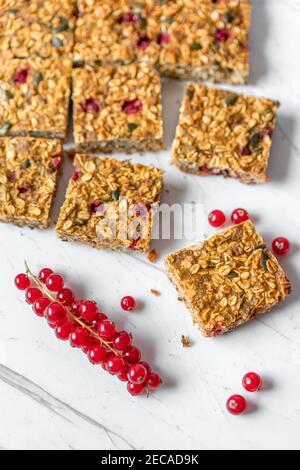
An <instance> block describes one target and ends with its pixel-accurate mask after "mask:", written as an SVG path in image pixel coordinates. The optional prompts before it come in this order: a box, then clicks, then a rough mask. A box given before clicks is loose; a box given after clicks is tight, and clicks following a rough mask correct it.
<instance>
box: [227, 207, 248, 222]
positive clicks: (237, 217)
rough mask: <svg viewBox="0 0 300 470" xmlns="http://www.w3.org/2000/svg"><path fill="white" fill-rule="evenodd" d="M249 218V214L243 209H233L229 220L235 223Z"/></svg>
mask: <svg viewBox="0 0 300 470" xmlns="http://www.w3.org/2000/svg"><path fill="white" fill-rule="evenodd" d="M249 219H250V215H249V213H248V212H247V211H246V210H245V209H235V210H234V211H233V212H232V214H231V222H232V223H233V224H235V225H237V224H241V223H242V222H246V220H249Z"/></svg>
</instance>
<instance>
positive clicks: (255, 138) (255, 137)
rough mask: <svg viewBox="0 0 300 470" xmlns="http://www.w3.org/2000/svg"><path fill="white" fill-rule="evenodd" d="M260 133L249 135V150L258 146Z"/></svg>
mask: <svg viewBox="0 0 300 470" xmlns="http://www.w3.org/2000/svg"><path fill="white" fill-rule="evenodd" d="M260 139H261V137H260V132H254V134H252V135H251V137H250V139H249V146H250V147H251V148H255V147H257V146H258V144H259V143H260Z"/></svg>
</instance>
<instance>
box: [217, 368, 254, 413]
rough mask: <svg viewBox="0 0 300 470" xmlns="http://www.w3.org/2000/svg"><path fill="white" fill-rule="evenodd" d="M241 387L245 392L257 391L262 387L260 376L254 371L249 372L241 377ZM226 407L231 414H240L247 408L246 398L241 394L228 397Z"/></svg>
mask: <svg viewBox="0 0 300 470" xmlns="http://www.w3.org/2000/svg"><path fill="white" fill-rule="evenodd" d="M242 384H243V387H244V389H245V390H247V392H251V393H254V392H258V391H259V390H260V389H261V387H262V378H261V377H260V376H259V375H258V374H257V373H256V372H249V373H248V374H246V375H245V376H244V377H243V381H242ZM226 408H227V410H228V411H229V413H231V414H232V415H240V414H242V413H244V412H245V411H246V409H247V400H246V399H245V398H244V397H243V396H242V395H232V396H231V397H230V398H228V400H227V403H226Z"/></svg>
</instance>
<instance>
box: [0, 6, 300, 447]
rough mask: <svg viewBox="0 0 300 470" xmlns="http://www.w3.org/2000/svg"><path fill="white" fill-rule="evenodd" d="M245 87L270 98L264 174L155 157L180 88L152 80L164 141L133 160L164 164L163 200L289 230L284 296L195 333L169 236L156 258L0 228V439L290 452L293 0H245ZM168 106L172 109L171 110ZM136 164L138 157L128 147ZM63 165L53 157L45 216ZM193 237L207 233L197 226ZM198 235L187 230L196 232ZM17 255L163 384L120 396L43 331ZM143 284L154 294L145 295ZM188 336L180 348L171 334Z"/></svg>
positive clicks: (298, 273)
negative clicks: (125, 309) (250, 9)
mask: <svg viewBox="0 0 300 470" xmlns="http://www.w3.org/2000/svg"><path fill="white" fill-rule="evenodd" d="M253 4H254V17H253V29H252V78H251V85H250V86H249V87H247V88H246V91H247V92H249V93H254V94H257V95H266V96H269V97H273V98H275V99H279V100H280V101H281V102H282V107H281V108H280V112H279V126H278V129H277V131H276V133H275V138H274V146H273V150H272V158H271V167H270V176H271V183H270V184H269V185H263V186H249V187H247V186H243V185H241V184H239V183H238V182H235V181H232V180H223V179H222V178H220V177H219V178H218V177H216V178H207V179H203V178H199V177H196V176H186V175H184V174H182V173H180V172H179V171H178V170H176V169H175V168H172V167H170V166H169V165H168V161H169V159H170V143H171V141H172V139H173V136H174V129H175V125H176V121H177V118H178V115H177V109H178V106H179V103H180V99H181V95H182V90H183V84H180V83H178V82H175V81H168V82H167V81H166V82H165V83H164V104H165V118H166V126H167V142H168V150H167V151H166V152H162V153H160V154H157V155H149V156H145V157H142V160H143V162H149V163H154V164H157V165H159V166H161V167H163V168H164V169H165V170H166V189H167V190H169V191H170V192H169V193H168V194H167V193H166V194H165V196H164V201H169V202H171V201H172V202H180V203H186V202H191V201H196V202H199V203H203V204H204V205H205V211H206V213H208V212H209V211H210V210H211V209H214V208H221V209H223V210H225V211H226V212H227V213H230V211H231V210H232V209H234V208H235V207H236V206H242V207H245V208H247V209H248V210H249V211H250V212H251V214H253V216H254V218H255V221H256V223H257V226H258V229H259V230H260V231H261V232H262V234H264V235H265V237H266V239H267V241H268V242H271V240H272V239H273V238H274V237H275V236H279V235H283V236H287V237H289V238H290V239H291V241H292V243H293V246H294V249H293V252H292V253H291V254H290V255H289V256H287V257H286V258H284V259H283V260H282V263H283V265H284V267H285V268H286V270H287V272H288V274H289V276H290V277H291V280H292V282H293V287H294V292H293V295H292V296H291V298H290V299H289V300H288V301H287V302H286V303H285V304H284V305H282V307H280V308H278V309H276V310H275V311H274V312H273V313H271V314H268V315H266V316H264V317H263V318H261V319H260V320H259V321H255V322H253V323H252V324H249V325H248V326H246V327H243V328H241V329H239V330H238V331H236V332H234V333H232V334H230V335H227V336H224V337H221V338H218V339H215V340H214V339H213V340H208V339H204V338H202V337H201V336H200V334H199V333H198V331H197V330H196V329H195V328H194V327H193V326H192V324H191V320H190V316H189V314H188V312H186V310H185V308H184V307H183V305H182V304H181V303H179V302H177V300H176V293H175V291H174V289H173V287H172V286H171V285H170V284H169V282H168V280H167V278H166V276H165V273H164V271H163V265H162V262H161V258H162V256H163V255H164V254H167V253H168V252H170V251H172V250H173V249H174V248H176V247H180V246H184V245H185V244H186V242H185V241H184V240H183V241H169V242H168V241H164V242H156V243H155V247H156V248H157V249H158V251H159V253H160V255H161V258H160V261H159V262H158V263H157V264H155V265H152V264H149V263H148V261H147V260H145V259H144V258H143V257H140V256H130V255H124V254H114V253H111V252H97V251H96V250H92V249H90V248H88V247H83V246H80V245H72V244H64V243H62V242H61V241H60V240H58V239H57V238H56V237H55V234H54V231H53V229H51V230H48V231H45V232H40V231H31V230H29V229H18V228H15V227H13V226H5V225H2V226H1V227H0V229H1V230H0V260H1V270H0V397H1V399H0V449H2V448H3V449H15V448H21V449H122V450H125V449H132V448H135V449H163V448H165V449H266V448H267V449H276V448H280V449H295V448H296V449H299V448H300V402H299V388H300V374H299V371H300V310H299V300H300V291H299V282H300V267H299V266H300V251H299V241H298V239H299V233H300V222H299V213H300V198H299V196H300V190H299V181H300V117H299V106H300V88H299V85H300V49H299V44H300V29H299V22H300V0H280V1H278V0H255V1H253ZM175 110H176V112H175ZM134 159H135V160H136V161H140V160H141V157H140V156H138V155H136V156H134ZM69 174H70V168H69V165H66V168H65V171H64V177H63V181H62V182H61V185H60V191H59V197H58V200H57V203H56V216H57V212H58V207H59V204H60V203H61V201H62V198H63V194H64V190H65V184H66V181H67V178H68V176H69ZM204 230H205V233H206V235H210V234H212V233H213V230H212V229H211V228H209V227H208V226H207V224H206V221H205V224H204ZM201 236H202V231H201V230H200V229H199V238H201ZM24 258H26V259H27V260H28V261H29V262H30V264H31V266H32V268H33V269H35V270H38V269H39V268H40V267H42V266H43V265H45V264H46V265H50V266H52V267H54V268H55V269H59V270H60V271H62V272H63V273H64V274H65V275H66V276H67V278H68V280H69V282H70V284H71V285H72V286H74V287H75V288H77V289H78V291H79V293H80V294H81V295H85V296H86V297H90V298H95V299H96V300H98V301H99V303H100V304H101V305H102V306H103V309H104V310H105V311H107V312H109V313H110V314H111V316H112V318H115V319H116V321H117V323H118V325H120V326H122V327H125V328H127V329H129V330H131V331H132V332H133V333H134V335H135V338H136V342H137V343H138V344H139V345H140V346H141V349H142V351H143V355H144V358H145V359H147V360H149V361H150V362H151V363H152V364H153V366H154V367H155V368H157V369H158V370H159V371H160V372H161V374H162V375H163V377H164V381H165V385H164V387H162V388H161V390H160V391H159V392H157V393H155V394H153V395H152V396H151V397H150V398H148V399H147V398H138V399H134V398H132V397H130V396H129V395H128V394H127V393H126V391H125V390H124V385H123V384H121V383H120V382H119V381H118V380H116V379H115V378H114V377H111V376H109V375H108V374H106V373H104V372H103V371H102V369H100V368H96V367H93V366H91V365H90V364H89V363H88V362H87V360H86V358H85V357H84V356H83V354H82V353H80V352H79V351H75V350H72V349H71V348H69V347H68V345H66V344H64V343H61V342H59V341H57V340H56V338H55V337H54V336H53V334H52V331H51V330H50V329H49V328H48V327H47V325H46V324H45V322H43V321H42V320H40V319H38V318H36V317H35V316H34V315H33V314H32V313H31V311H30V308H29V307H28V306H27V305H25V304H24V302H23V300H22V296H21V295H19V294H18V293H17V292H16V290H15V289H14V286H13V278H14V275H15V274H16V273H17V272H19V271H20V270H22V268H23V260H24ZM151 288H157V289H159V290H160V291H161V292H162V296H161V297H154V296H152V295H151V294H149V290H150V289H151ZM128 293H130V294H133V295H135V296H136V297H137V298H138V299H139V301H140V302H141V303H142V309H141V310H140V311H139V312H136V313H131V314H126V313H121V312H120V308H119V299H120V298H121V297H122V296H123V295H124V294H128ZM182 333H184V334H186V335H189V336H190V337H191V339H192V340H193V346H192V347H191V348H190V349H183V348H182V346H181V344H180V335H181V334H182ZM249 370H255V371H258V372H260V373H261V374H262V375H263V376H264V377H265V379H266V380H267V382H268V383H267V387H266V388H267V389H266V390H265V391H263V392H261V393H259V394H257V395H256V396H252V397H250V398H251V399H252V402H253V407H252V408H251V410H252V411H251V412H250V413H249V414H247V415H245V416H242V417H238V418H237V417H231V416H229V415H228V414H227V413H226V411H225V406H224V403H225V401H226V399H227V397H228V396H229V394H231V393H232V392H234V393H236V392H237V393H239V392H241V391H242V389H241V385H240V381H241V377H242V375H243V373H245V372H247V371H249Z"/></svg>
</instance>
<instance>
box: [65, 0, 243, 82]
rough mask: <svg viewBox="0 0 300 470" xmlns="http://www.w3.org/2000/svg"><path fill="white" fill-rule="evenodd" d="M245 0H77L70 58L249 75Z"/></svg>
mask: <svg viewBox="0 0 300 470" xmlns="http://www.w3.org/2000/svg"><path fill="white" fill-rule="evenodd" d="M250 20H251V6H250V3H249V1H248V0H226V1H223V0H222V1H218V2H214V1H212V0H172V1H169V0H164V1H158V0H101V1H100V0H79V18H78V21H77V25H76V33H75V47H74V62H75V64H77V65H79V64H80V65H82V64H84V63H86V64H92V65H95V64H98V65H108V64H117V63H119V64H128V63H131V62H139V63H141V62H143V63H147V64H152V65H154V66H156V67H157V68H158V70H159V72H160V73H161V74H162V75H163V76H169V77H174V78H179V79H187V78H194V79H200V80H212V81H216V82H228V83H235V84H241V83H246V82H247V81H248V78H249V47H248V40H249V37H248V36H249V29H250Z"/></svg>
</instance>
